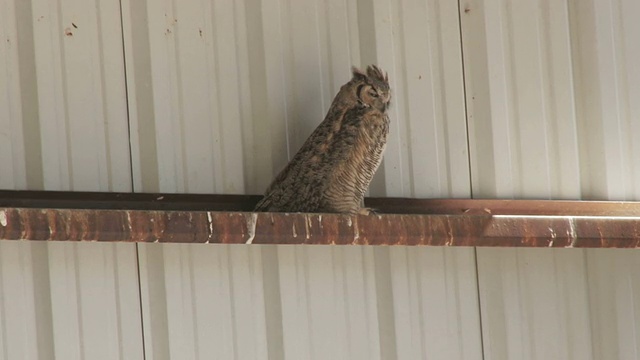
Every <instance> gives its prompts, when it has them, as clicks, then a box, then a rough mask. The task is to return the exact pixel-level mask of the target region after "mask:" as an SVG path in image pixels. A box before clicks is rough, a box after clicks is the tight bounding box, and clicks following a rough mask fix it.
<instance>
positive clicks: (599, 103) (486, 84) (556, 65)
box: [461, 0, 640, 359]
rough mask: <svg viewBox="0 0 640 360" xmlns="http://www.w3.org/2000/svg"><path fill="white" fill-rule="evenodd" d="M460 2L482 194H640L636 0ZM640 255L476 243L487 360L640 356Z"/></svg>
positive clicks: (475, 169)
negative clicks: (638, 317)
mask: <svg viewBox="0 0 640 360" xmlns="http://www.w3.org/2000/svg"><path fill="white" fill-rule="evenodd" d="M461 10H462V11H461V17H462V30H463V40H464V41H463V47H464V55H465V79H466V85H467V105H468V112H469V133H470V149H471V154H472V156H471V167H472V187H473V195H474V197H507V198H509V197H519V198H522V197H529V198H588V199H611V200H615V199H626V200H634V199H635V200H639V199H640V193H639V192H638V189H639V188H640V185H639V184H640V181H639V180H640V177H639V174H640V173H639V172H638V169H640V148H639V147H638V145H637V144H635V143H634V142H633V140H632V139H633V136H634V135H633V134H637V133H640V132H639V131H640V128H639V126H640V122H638V118H639V115H640V113H639V111H638V110H639V109H640V108H638V106H637V105H635V103H634V102H633V101H632V100H631V99H634V98H637V97H638V95H639V94H638V89H640V73H639V72H638V70H637V69H635V67H634V66H633V65H631V64H636V63H638V61H639V60H640V41H638V40H639V36H640V35H639V34H640V29H639V28H638V24H637V21H634V20H633V19H636V18H637V17H638V16H640V5H638V3H637V1H634V0H613V1H600V0H588V1H581V0H580V1H577V0H576V1H573V0H570V1H564V2H558V1H542V0H528V1H518V2H513V1H480V0H477V1H476V0H472V1H469V2H466V3H465V6H464V7H463V8H462V9H461ZM637 255H638V254H636V253H635V252H627V253H622V252H604V251H591V250H589V251H576V250H573V251H562V250H548V251H545V250H530V249H528V250H524V249H523V250H515V249H478V277H479V287H480V302H481V314H482V329H483V343H484V349H485V357H486V358H491V359H511V358H522V359H547V358H568V359H609V358H611V359H613V358H630V359H631V358H635V357H636V355H635V354H636V353H637V349H638V345H637V344H638V339H637V337H636V336H635V335H631V334H635V333H636V332H637V326H636V325H635V324H636V323H637V322H636V321H635V320H634V317H633V316H629V315H628V314H634V313H635V311H636V307H637V301H635V297H634V295H635V293H634V291H635V287H634V286H635V285H633V284H634V283H635V282H637V280H636V276H635V275H633V273H634V272H633V269H635V267H637V266H636V265H635V264H636V263H637V259H636V258H637ZM614 259H615V260H614ZM618 262H619V263H620V265H619V267H615V266H614V267H613V269H612V268H611V266H608V265H611V264H613V263H616V264H617V263H618ZM605 269H606V270H605ZM618 269H619V270H618ZM636 273H637V271H636ZM623 314H627V315H623Z"/></svg>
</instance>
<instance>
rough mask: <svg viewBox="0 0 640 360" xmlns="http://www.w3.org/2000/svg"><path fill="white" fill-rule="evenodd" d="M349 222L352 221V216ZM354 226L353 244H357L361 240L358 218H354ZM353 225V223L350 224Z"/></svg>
mask: <svg viewBox="0 0 640 360" xmlns="http://www.w3.org/2000/svg"><path fill="white" fill-rule="evenodd" d="M349 222H351V218H349ZM354 225H355V226H354V227H353V244H354V245H355V244H357V243H358V240H360V232H359V231H358V218H354ZM349 226H351V224H349Z"/></svg>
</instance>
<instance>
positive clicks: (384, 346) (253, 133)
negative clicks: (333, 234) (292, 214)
mask: <svg viewBox="0 0 640 360" xmlns="http://www.w3.org/2000/svg"><path fill="white" fill-rule="evenodd" d="M639 16H640V5H639V4H638V3H637V1H635V0H567V1H552V0H520V1H509V0H486V1H481V0H469V1H460V3H459V4H458V3H456V2H451V1H446V0H422V1H414V0H387V1H377V0H376V1H371V2H368V1H358V2H349V1H335V0H329V1H310V0H304V1H295V2H294V1H275V0H244V1H235V2H232V1H222V0H216V1H199V2H198V1H177V0H176V1H164V2H154V1H133V0H121V2H120V3H118V2H116V1H113V0H112V1H107V0H99V1H96V2H93V3H87V2H81V1H72V0H58V1H54V2H51V1H45V0H28V1H27V0H25V1H22V0H0V24H2V26H0V40H1V41H0V91H1V92H0V140H1V141H0V167H1V168H2V173H1V174H0V188H5V189H47V190H58V189H64V190H66V189H70V190H101V191H144V192H152V191H163V192H192V193H252V194H255V193H260V192H262V190H263V189H264V187H265V186H266V185H267V183H268V182H269V181H270V180H271V177H272V176H273V174H274V173H275V172H277V171H278V170H279V169H280V168H281V167H282V166H283V165H284V164H285V163H286V161H287V159H288V158H289V157H290V156H291V155H292V154H293V153H294V152H295V151H296V150H297V148H298V147H299V146H300V145H301V144H302V142H303V141H304V139H305V138H306V136H307V135H308V134H309V133H310V132H311V131H312V129H313V128H314V127H315V126H316V124H318V123H319V122H320V121H321V119H322V117H323V114H324V112H325V111H326V109H327V108H328V106H329V103H330V102H331V99H332V96H333V94H334V93H335V92H336V91H337V89H338V88H339V86H340V85H341V84H342V83H343V82H345V81H346V80H347V79H348V77H349V66H350V65H351V64H356V65H366V64H369V63H378V64H380V65H381V66H383V67H384V68H386V69H387V70H388V71H389V73H390V77H391V79H392V82H393V87H394V91H395V98H394V99H395V101H394V108H393V109H394V113H393V116H392V118H393V126H392V129H391V130H392V137H391V139H390V143H389V146H388V148H387V152H386V155H385V160H384V163H383V165H382V167H381V169H380V171H379V172H378V175H377V176H376V179H375V180H374V183H373V184H372V187H371V194H373V195H377V196H385V195H388V196H413V197H470V196H473V197H525V198H586V199H591V198H593V199H628V200H634V199H635V200H640V145H637V144H635V143H634V142H633V138H634V135H635V134H640V105H638V104H637V102H635V101H634V99H636V98H638V97H639V96H640V71H639V70H638V69H637V67H634V66H633V65H634V64H637V63H639V62H640V25H639V24H638V22H637V21H634V19H637V18H638V17H639ZM0 261H1V263H0V290H1V291H2V293H0V359H22V358H41V359H46V358H54V357H55V358H60V359H63V358H64V359H81V358H87V359H89V358H90V359H101V358H104V359H115V358H122V359H124V358H126V359H129V358H142V357H143V356H145V358H147V359H164V358H180V359H205V358H224V359H227V358H237V359H245V358H246V359H253V358H269V359H279V358H288V359H297V358H314V359H324V358H349V359H351V358H366V359H369V358H374V359H394V358H397V359H407V358H415V359H418V358H425V357H426V358H433V359H451V358H454V359H480V358H483V357H484V358H486V359H510V358H522V359H547V358H572V359H590V358H591V359H609V358H621V359H622V358H625V359H626V358H628V359H634V358H636V357H637V355H638V352H640V347H639V346H640V345H638V344H640V339H639V338H638V335H636V334H637V333H638V332H637V330H638V326H637V325H636V324H638V321H639V320H640V319H637V316H636V315H633V314H636V313H638V311H637V310H638V307H639V306H640V300H639V299H640V297H639V296H637V293H638V291H640V287H639V286H640V282H639V281H640V277H639V276H638V275H637V274H638V273H639V272H638V270H639V269H640V254H639V253H637V252H635V251H629V250H620V251H618V250H589V251H583V250H546V249H542V250H530V249H478V250H477V251H476V250H475V249H472V248H456V249H443V248H402V247H396V248H392V249H390V248H371V247H348V248H347V247H329V246H327V247H304V246H264V247H261V246H251V247H246V246H217V245H216V246H206V245H138V246H135V245H131V244H119V245H113V244H63V243H55V244H44V243H11V242H9V243H6V242H3V243H0ZM105 324H106V325H105Z"/></svg>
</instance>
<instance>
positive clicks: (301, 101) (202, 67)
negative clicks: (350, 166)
mask: <svg viewBox="0 0 640 360" xmlns="http://www.w3.org/2000/svg"><path fill="white" fill-rule="evenodd" d="M124 14H125V44H126V49H127V56H128V57H127V64H128V75H129V76H128V87H129V94H130V97H129V100H130V102H131V108H132V111H131V115H132V116H131V122H132V129H133V130H132V131H133V137H132V146H133V159H134V163H133V165H134V178H135V183H136V189H137V190H143V191H157V190H160V191H169V192H215V193H243V192H246V193H262V192H263V191H264V189H265V188H266V186H267V185H268V183H269V182H270V181H271V179H272V177H273V176H274V174H275V173H276V172H277V171H279V170H280V169H281V168H282V167H283V166H284V165H285V164H286V162H287V159H288V158H290V157H291V156H293V154H294V153H295V152H296V151H297V150H298V148H299V147H300V146H301V145H302V143H303V141H304V140H305V139H306V137H307V136H308V135H309V134H310V133H311V131H312V130H313V129H314V128H315V127H316V126H317V124H319V123H320V121H321V120H322V119H323V117H324V114H325V112H326V111H327V109H328V108H329V105H330V103H331V101H332V99H333V96H334V95H335V93H336V92H337V90H338V89H339V87H340V86H341V85H342V84H343V83H345V82H346V81H348V80H349V78H350V73H349V71H350V66H351V65H352V64H354V65H366V64H369V63H379V64H381V65H382V66H383V67H385V68H386V69H388V71H389V73H390V77H391V80H392V82H393V90H394V92H395V98H396V99H397V102H396V105H395V107H394V111H393V116H392V117H393V121H392V124H393V125H392V129H391V132H392V135H391V140H390V143H389V147H388V148H387V152H386V156H385V160H384V165H383V168H382V170H381V171H380V173H379V176H378V179H377V180H376V181H375V183H374V186H373V187H372V192H373V193H376V194H378V195H381V194H388V195H405V196H411V195H413V196H461V197H465V196H468V194H469V170H468V157H467V136H466V125H465V112H464V93H463V82H462V67H461V50H460V35H459V28H458V14H457V5H456V4H455V3H452V2H450V1H418V2H415V1H398V2H392V3H382V2H375V3H372V4H366V3H358V4H356V3H353V2H341V1H332V2H323V3H316V2H314V1H296V2H291V3H286V4H285V3H279V2H278V1H269V0H265V1H251V0H247V1H240V2H233V3H225V2H220V1H214V2H195V1H188V2H185V1H180V2H177V1H176V2H165V3H158V2H131V1H125V2H124ZM425 20H427V21H425ZM408 34H412V35H413V34H419V36H407V35H408Z"/></svg>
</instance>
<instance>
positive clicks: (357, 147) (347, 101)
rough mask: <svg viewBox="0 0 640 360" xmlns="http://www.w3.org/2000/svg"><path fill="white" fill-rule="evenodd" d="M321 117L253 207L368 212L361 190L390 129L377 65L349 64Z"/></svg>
mask: <svg viewBox="0 0 640 360" xmlns="http://www.w3.org/2000/svg"><path fill="white" fill-rule="evenodd" d="M352 72H353V77H352V79H351V80H350V81H349V82H348V83H346V84H345V85H343V86H342V87H341V88H340V91H339V92H338V94H337V95H336V97H335V98H334V99H333V103H332V104H331V107H330V108H329V112H328V113H327V116H326V117H325V119H324V121H323V122H322V123H321V124H320V125H319V126H318V127H317V128H316V129H315V130H314V131H313V133H312V134H311V136H309V138H308V139H307V141H305V143H304V145H302V148H300V150H299V151H298V152H297V153H296V155H295V156H294V157H293V159H291V161H290V162H289V164H288V165H287V166H286V167H285V168H284V170H282V171H281V172H280V174H278V176H276V178H275V179H274V180H273V182H272V183H271V185H269V187H268V188H267V191H266V192H265V196H264V198H263V199H262V200H261V201H260V202H259V203H258V204H257V205H256V208H255V210H254V211H273V212H329V213H350V214H357V213H360V214H368V213H369V209H366V208H361V206H360V204H361V203H362V200H363V197H364V193H365V191H366V190H367V187H368V186H369V183H370V182H371V178H372V177H373V174H374V173H375V172H376V169H377V168H378V166H379V165H380V161H381V160H382V152H383V151H384V148H385V145H386V143H387V134H388V133H389V116H388V115H387V111H388V109H389V104H390V103H389V101H390V100H391V92H390V89H389V78H388V76H387V73H386V72H384V71H383V70H382V69H380V68H379V67H377V66H375V65H371V66H369V67H368V68H367V71H366V72H364V71H362V70H360V69H357V68H355V67H354V68H352Z"/></svg>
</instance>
